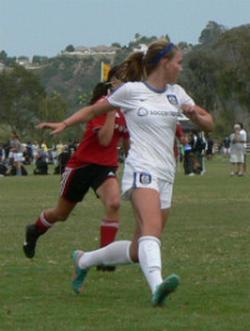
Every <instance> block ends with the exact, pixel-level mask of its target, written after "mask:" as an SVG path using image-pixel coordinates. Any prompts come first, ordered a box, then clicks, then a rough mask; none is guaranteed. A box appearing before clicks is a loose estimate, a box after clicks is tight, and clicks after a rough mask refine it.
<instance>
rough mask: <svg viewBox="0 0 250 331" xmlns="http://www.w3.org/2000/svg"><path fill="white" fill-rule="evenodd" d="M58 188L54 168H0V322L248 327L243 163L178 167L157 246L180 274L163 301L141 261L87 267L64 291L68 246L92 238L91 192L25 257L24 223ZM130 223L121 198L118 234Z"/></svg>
mask: <svg viewBox="0 0 250 331" xmlns="http://www.w3.org/2000/svg"><path fill="white" fill-rule="evenodd" d="M249 166H250V164H249ZM249 169H250V167H249ZM58 191H59V177H58V176H54V175H50V176H47V177H34V176H31V175H30V176H27V177H8V178H7V177H6V178H0V208H1V215H0V236H1V241H0V244H1V249H0V266H1V269H0V330H1V331H18V330H20V331H33V330H39V331H40V330H41V331H42V330H46V331H52V330H53V331H57V330H65V331H92V330H93V331H108V330H109V331H111V330H124V331H133V330H136V331H145V330H150V331H248V330H250V322H249V319H250V304H249V302H250V263H249V253H250V216H249V215H250V172H249V174H248V175H247V176H246V177H243V178H240V177H230V176H229V169H228V161H227V160H225V159H222V158H219V157H218V158H216V159H215V160H212V161H209V162H207V173H206V174H205V175H204V176H202V177H199V176H195V177H186V176H184V175H183V171H182V169H179V170H178V175H177V180H176V185H175V192H174V201H173V209H172V213H171V216H170V220H169V224H168V226H167V229H166V231H165V233H164V236H163V238H162V244H163V245H162V246H163V254H162V255H163V274H164V275H167V274H169V273H172V272H175V273H177V274H179V275H180V277H181V279H182V283H181V286H180V288H179V289H178V291H177V292H176V293H175V294H173V296H172V297H171V298H169V301H168V303H167V305H166V306H165V307H164V308H152V307H151V303H150V301H151V295H150V291H149V289H148V287H147V284H146V281H145V279H144V277H143V275H142V273H141V271H140V268H139V266H123V267H120V268H118V269H117V271H116V272H115V273H108V274H107V273H100V272H97V271H96V270H94V269H93V270H91V271H90V273H89V276H88V279H87V283H86V289H85V292H84V293H83V294H82V295H80V296H76V295H75V294H74V293H73V292H72V291H71V288H70V278H71V270H72V263H71V259H70V255H71V252H72V250H73V249H75V248H84V249H87V250H90V249H94V248H96V247H97V246H98V231H99V220H100V218H101V216H102V207H101V204H100V202H99V201H98V200H97V199H96V198H95V196H94V194H92V193H90V194H89V195H88V196H87V199H86V200H85V201H84V202H83V203H81V204H79V205H78V207H77V208H76V210H75V211H74V212H73V215H72V216H71V217H70V219H69V220H68V221H67V222H66V223H64V224H58V225H56V226H55V227H54V228H53V229H52V230H51V231H50V232H49V233H48V234H47V235H46V236H44V237H42V238H41V240H40V241H39V244H38V249H37V254H36V257H35V258H34V259H33V260H29V259H27V258H25V257H24V255H23V252H22V243H23V237H24V227H25V225H26V224H27V223H31V222H33V221H35V219H36V218H37V216H38V215H39V213H40V211H41V210H42V209H43V208H47V207H51V206H53V205H54V203H55V201H56V199H57V195H58ZM132 230H133V216H132V211H131V208H130V205H129V203H123V206H122V224H121V231H120V234H119V238H120V239H128V238H130V237H131V233H132Z"/></svg>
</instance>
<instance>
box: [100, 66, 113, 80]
mask: <svg viewBox="0 0 250 331" xmlns="http://www.w3.org/2000/svg"><path fill="white" fill-rule="evenodd" d="M110 69H111V65H110V64H108V63H104V62H101V82H104V81H105V80H107V79H108V74H109V71H110Z"/></svg>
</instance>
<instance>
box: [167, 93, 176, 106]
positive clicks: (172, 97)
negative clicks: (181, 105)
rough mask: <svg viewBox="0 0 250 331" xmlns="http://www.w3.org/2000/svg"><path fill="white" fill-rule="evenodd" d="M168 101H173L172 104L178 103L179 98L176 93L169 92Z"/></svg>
mask: <svg viewBox="0 0 250 331" xmlns="http://www.w3.org/2000/svg"><path fill="white" fill-rule="evenodd" d="M167 98H168V101H169V102H170V103H171V105H174V106H176V105H178V100H177V98H176V95H174V94H167Z"/></svg>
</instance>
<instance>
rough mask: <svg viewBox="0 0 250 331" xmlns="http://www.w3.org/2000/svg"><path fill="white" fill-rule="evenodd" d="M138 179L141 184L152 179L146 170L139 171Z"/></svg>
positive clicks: (145, 183) (147, 182) (147, 183)
mask: <svg viewBox="0 0 250 331" xmlns="http://www.w3.org/2000/svg"><path fill="white" fill-rule="evenodd" d="M139 181H140V183H141V184H143V185H149V184H150V183H151V181H152V176H151V175H150V174H148V173H146V172H142V173H140V176H139Z"/></svg>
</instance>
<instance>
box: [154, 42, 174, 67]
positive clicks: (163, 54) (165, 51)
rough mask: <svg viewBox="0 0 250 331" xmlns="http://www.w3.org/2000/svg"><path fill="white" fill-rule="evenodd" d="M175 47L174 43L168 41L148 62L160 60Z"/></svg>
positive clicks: (155, 62)
mask: <svg viewBox="0 0 250 331" xmlns="http://www.w3.org/2000/svg"><path fill="white" fill-rule="evenodd" d="M174 47H175V44H173V43H169V44H168V45H167V46H166V47H165V48H163V49H162V50H161V51H160V52H159V53H158V54H157V55H156V56H155V57H154V58H153V59H152V60H151V61H150V62H149V63H150V64H157V63H158V62H160V60H161V59H162V58H163V57H164V56H165V55H167V54H169V53H170V52H171V51H172V50H173V48H174Z"/></svg>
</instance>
